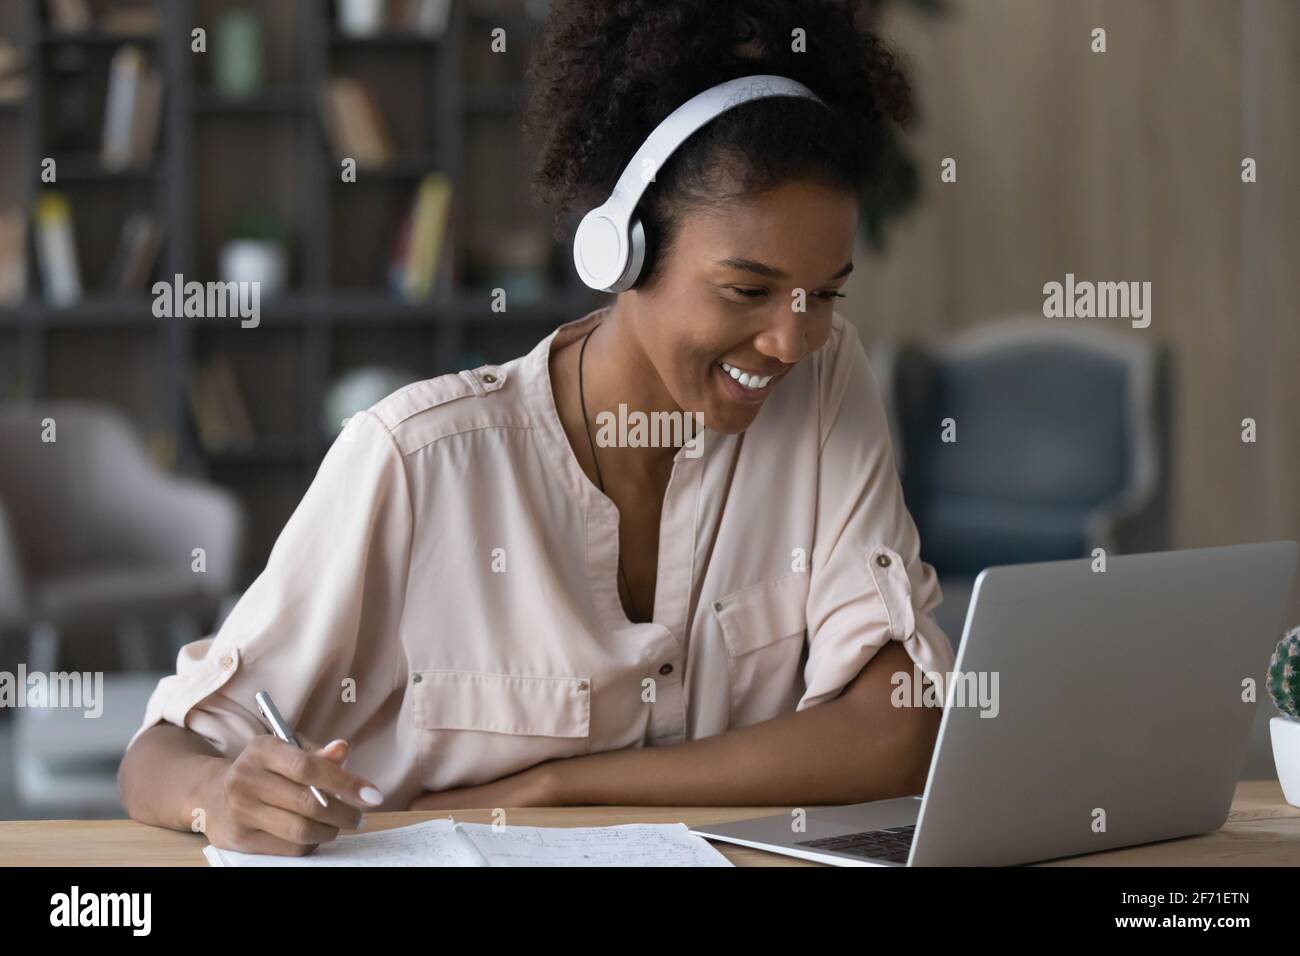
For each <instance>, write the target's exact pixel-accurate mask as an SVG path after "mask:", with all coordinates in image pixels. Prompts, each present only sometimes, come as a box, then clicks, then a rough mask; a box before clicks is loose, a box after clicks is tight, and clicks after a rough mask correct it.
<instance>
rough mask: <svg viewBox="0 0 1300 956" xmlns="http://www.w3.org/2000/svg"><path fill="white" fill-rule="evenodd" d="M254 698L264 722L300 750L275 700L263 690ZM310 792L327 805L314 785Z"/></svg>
mask: <svg viewBox="0 0 1300 956" xmlns="http://www.w3.org/2000/svg"><path fill="white" fill-rule="evenodd" d="M254 700H256V701H257V709H258V710H260V711H261V712H262V716H263V717H264V718H265V719H266V722H267V723H268V724H270V725H271V730H272V731H273V732H274V733H275V735H276V736H277V737H279V738H280V739H281V740H283V741H284V742H285V743H286V744H291V745H292V746H294V747H297V748H298V749H299V750H301V749H302V744H300V743H298V738H297V737H295V736H294V735H293V728H292V727H290V726H289V722H288V721H287V720H285V719H284V718H283V717H281V716H280V711H278V710H277V709H276V707H275V701H273V700H271V695H270V694H268V693H267V692H266V691H264V690H259V691H258V692H257V695H256V696H255V697H254ZM311 792H312V793H313V794H314V795H315V797H316V799H317V800H319V801H320V805H321V806H322V807H328V806H329V804H328V803H327V802H326V800H325V795H324V794H323V793H321V792H320V791H319V790H317V789H316V788H315V787H312V788H311Z"/></svg>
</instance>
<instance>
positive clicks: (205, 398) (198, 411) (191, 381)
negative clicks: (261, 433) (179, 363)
mask: <svg viewBox="0 0 1300 956" xmlns="http://www.w3.org/2000/svg"><path fill="white" fill-rule="evenodd" d="M185 390H186V393H187V395H188V396H189V403H190V411H191V413H192V415H193V418H194V424H195V428H196V430H197V432H198V436H199V443H200V444H201V445H202V446H203V448H204V449H205V450H207V451H210V452H213V451H222V450H224V449H227V448H230V447H232V446H238V445H250V444H252V443H253V441H254V440H255V439H256V437H257V436H256V432H255V430H254V428H253V423H252V419H251V417H250V416H249V411H248V405H247V403H246V402H245V401H244V398H243V395H242V393H241V392H240V391H239V385H238V384H237V383H236V381H235V373H234V368H233V367H232V366H231V365H230V362H229V361H227V360H226V359H225V358H223V357H221V356H216V357H214V358H212V359H210V360H209V361H208V362H207V363H205V364H204V365H202V366H200V367H198V368H197V369H195V370H194V371H192V372H191V373H190V375H189V376H188V378H187V380H186V383H185Z"/></svg>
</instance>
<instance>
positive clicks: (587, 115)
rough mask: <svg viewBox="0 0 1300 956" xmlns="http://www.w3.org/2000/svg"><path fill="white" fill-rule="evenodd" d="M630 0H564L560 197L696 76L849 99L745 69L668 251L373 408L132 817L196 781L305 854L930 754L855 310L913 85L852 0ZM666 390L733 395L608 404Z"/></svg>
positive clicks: (541, 79) (185, 707) (545, 53)
mask: <svg viewBox="0 0 1300 956" xmlns="http://www.w3.org/2000/svg"><path fill="white" fill-rule="evenodd" d="M613 7H615V5H602V4H590V3H586V2H581V0H580V2H565V3H557V4H556V5H555V6H554V8H553V9H552V11H551V13H550V15H549V17H548V20H547V22H546V25H545V28H544V34H543V37H542V40H541V43H540V45H539V48H538V52H537V54H536V57H535V60H534V62H533V64H532V66H531V68H530V73H529V79H530V82H531V84H532V99H531V101H530V103H529V106H528V114H527V117H526V120H527V127H528V129H529V131H530V132H532V133H533V134H534V135H536V136H537V138H538V145H539V149H538V156H539V167H538V171H537V177H536V183H537V186H538V187H539V190H540V192H541V194H542V195H543V197H544V198H547V199H549V200H550V201H551V202H552V203H553V204H554V205H555V206H556V208H557V210H558V211H559V212H565V211H568V210H569V209H571V208H573V207H574V205H575V200H581V201H582V203H583V205H585V206H590V205H591V204H594V203H597V202H600V201H601V200H602V199H603V198H604V197H605V196H607V195H608V194H609V190H610V189H611V187H612V185H613V183H614V181H615V179H616V178H617V177H618V175H619V173H620V172H621V171H622V169H623V167H624V166H625V165H627V164H628V163H629V160H630V157H632V155H633V154H634V153H635V152H636V150H637V148H638V147H639V146H640V144H641V143H642V141H643V140H644V139H645V138H646V136H647V135H648V134H649V132H650V131H651V130H653V129H654V128H655V127H656V125H657V124H658V123H659V122H660V121H661V120H662V119H663V118H664V117H665V116H667V115H668V114H670V113H671V112H672V111H673V110H674V109H676V108H677V107H678V106H679V105H680V104H682V103H683V102H685V101H686V100H688V99H690V98H691V97H692V96H694V95H695V94H697V93H699V92H700V91H702V90H705V89H707V88H710V87H712V86H714V85H717V84H719V83H722V82H724V81H726V80H730V79H733V78H736V77H742V76H749V75H754V74H778V75H783V76H786V77H789V78H792V79H795V80H797V81H799V82H801V83H803V84H805V85H806V86H807V87H808V88H809V89H811V90H812V91H814V92H815V93H816V94H817V96H818V97H820V98H821V100H822V102H820V103H819V102H817V101H816V100H813V99H807V98H793V97H780V98H768V99H759V100H753V101H751V102H745V103H742V104H741V105H739V106H736V107H735V108H733V109H730V110H728V111H727V112H725V113H723V114H722V115H720V116H718V117H717V118H716V119H714V120H713V121H712V122H710V123H708V124H707V125H705V126H704V127H703V128H701V129H700V130H699V131H698V132H696V133H695V134H694V135H693V136H691V137H690V138H689V139H688V140H687V141H686V142H685V144H684V145H683V146H682V147H681V148H680V149H679V150H677V151H676V152H675V153H674V154H673V155H672V156H671V157H670V159H669V160H668V161H667V162H665V163H664V164H663V165H662V167H661V168H659V169H657V170H656V171H655V176H654V180H653V182H652V183H650V185H649V186H648V188H647V191H646V193H645V196H644V199H643V201H642V203H641V205H640V207H639V214H640V217H641V219H642V220H643V222H644V226H645V231H646V236H647V243H648V248H649V253H648V259H647V261H646V262H645V264H644V266H643V268H642V270H641V274H640V277H639V279H638V281H637V283H636V285H635V286H634V287H632V288H631V289H629V290H627V291H624V292H621V293H620V294H619V295H618V296H617V298H616V299H615V300H614V301H613V302H612V303H611V304H609V305H607V306H605V307H604V308H602V309H599V310H597V311H595V312H593V313H591V314H590V315H588V316H586V317H584V318H582V319H580V320H578V321H576V322H573V323H570V324H568V325H564V326H562V327H560V328H559V329H557V330H556V331H555V332H553V333H551V335H549V336H548V337H547V338H546V339H545V340H544V341H542V342H541V343H540V344H539V345H538V346H537V347H536V348H535V349H534V350H533V351H532V352H531V353H530V354H529V355H527V356H524V357H522V358H519V359H516V360H513V361H511V362H508V363H506V364H504V365H501V366H487V367H483V368H479V369H476V370H474V371H472V372H470V371H466V372H461V373H459V374H457V375H446V376H443V377H441V378H437V379H432V380H429V381H424V382H417V383H415V384H412V385H410V386H408V387H406V388H404V389H402V390H400V391H398V392H396V393H395V394H393V395H390V396H389V397H387V398H385V399H384V400H383V401H381V402H379V403H378V404H376V405H374V406H373V407H371V408H370V409H368V410H366V411H364V412H361V413H359V414H358V415H356V416H355V417H354V418H353V420H352V422H351V424H350V425H349V427H348V429H347V430H346V431H345V433H344V436H343V438H342V439H341V440H340V441H338V442H336V443H335V445H334V446H333V447H332V448H331V449H330V451H329V453H328V454H327V455H326V457H325V459H324V462H323V463H322V465H321V467H320V471H319V473H318V474H317V476H316V479H315V481H314V482H313V484H312V485H311V487H310V489H309V490H308V492H307V494H306V496H305V497H304V499H303V501H302V502H301V504H300V506H299V507H298V509H297V510H296V511H295V513H294V514H293V516H292V517H291V519H290V520H289V522H288V523H287V525H286V526H285V528H284V530H283V532H282V534H281V536H280V539H279V540H278V542H277V544H276V546H275V548H274V550H273V552H272V554H271V557H270V560H269V562H268V564H267V567H266V569H265V571H264V572H263V573H262V574H261V575H260V576H259V577H258V579H257V580H256V581H255V582H254V583H253V585H252V586H251V587H250V589H249V590H248V591H247V592H246V593H245V594H244V596H243V597H242V599H241V600H240V602H239V603H238V605H237V606H236V607H235V608H234V610H233V611H232V612H231V614H230V616H229V617H228V619H227V620H226V621H225V622H224V623H223V625H222V627H221V628H220V630H219V632H218V633H217V634H216V635H215V636H213V637H211V638H207V639H204V640H201V641H198V642H195V643H193V644H190V645H188V646H187V647H186V648H185V649H184V650H183V651H182V653H181V655H180V657H179V660H178V669H177V673H176V675H174V676H170V677H167V678H165V679H164V680H163V681H162V682H161V683H160V685H159V687H158V689H157V691H156V692H155V694H154V696H153V698H152V699H151V701H150V704H149V708H148V712H147V713H146V716H145V721H144V724H143V726H142V727H141V729H140V731H139V733H137V735H136V737H135V738H134V740H133V742H132V746H131V747H130V749H129V751H128V753H127V755H126V758H125V760H124V761H123V765H122V770H121V774H120V777H121V788H122V793H123V800H124V803H125V805H126V807H127V809H128V811H129V812H130V813H131V815H132V816H133V817H135V818H136V819H139V820H142V821H145V822H148V823H154V824H159V825H163V826H172V827H185V828H188V827H190V826H191V825H192V824H193V822H194V820H195V819H196V811H197V810H199V809H202V810H203V821H204V827H205V831H206V833H207V835H208V837H209V839H210V840H211V841H212V842H213V843H215V844H216V845H218V846H222V847H229V848H233V849H239V850H246V851H251V852H264V853H282V854H300V853H304V852H307V851H308V850H309V849H310V848H311V847H312V846H314V845H316V844H319V843H320V842H322V841H325V840H329V839H332V838H333V837H334V836H335V835H337V833H338V832H339V830H340V829H352V828H355V827H357V826H358V824H359V823H360V821H361V815H362V812H363V811H364V810H365V809H367V808H369V807H380V808H382V809H403V808H407V807H410V808H415V809H429V808H458V807H499V806H500V807H510V806H537V805H552V804H554V805H575V804H657V805H670V804H672V805H682V804H763V805H781V804H786V805H796V804H805V803H811V804H825V803H847V802H855V801H864V800H868V799H876V798H884V797H888V796H896V795H900V794H906V793H915V792H919V791H920V790H921V789H922V788H923V786H924V782H925V775H926V771H927V768H928V765H929V760H930V753H931V749H932V746H933V742H934V737H935V734H936V731H937V726H938V720H939V711H938V710H937V709H936V708H914V707H905V706H894V705H893V704H892V703H891V691H893V690H894V685H895V684H896V683H897V680H896V679H895V675H899V674H902V675H904V676H905V678H906V679H908V680H911V679H913V677H914V668H919V669H920V670H921V671H924V672H934V671H941V672H947V671H949V670H951V665H952V651H951V647H950V645H949V643H948V640H947V638H946V637H945V636H944V634H943V633H942V632H941V631H940V630H939V628H938V626H937V625H936V624H935V622H934V620H933V618H932V616H931V612H932V611H933V609H934V607H935V606H936V605H937V603H938V602H939V600H940V592H939V587H938V584H937V582H936V578H935V575H934V571H933V569H932V568H931V567H929V566H928V565H927V564H925V563H923V562H922V561H921V560H920V558H919V541H918V539H917V534H916V529H915V526H914V524H913V522H912V520H911V518H910V516H909V515H908V513H907V510H906V508H905V507H904V504H903V499H902V495H901V491H900V487H899V483H898V479H897V477H896V473H895V467H894V459H893V453H892V450H891V446H890V441H889V436H888V431H887V426H886V422H885V419H884V416H883V415H882V412H881V406H880V403H879V400H878V398H877V394H876V391H875V385H874V382H873V380H872V376H871V371H870V369H869V367H868V365H867V361H866V357H865V354H864V352H863V349H862V346H861V344H860V343H859V341H858V338H857V336H856V333H855V332H854V330H853V328H852V326H851V325H849V324H848V323H846V322H845V321H844V320H843V319H842V318H841V317H839V316H838V315H836V314H835V313H834V311H833V302H834V299H835V298H837V297H840V296H841V295H842V293H840V292H839V289H840V287H841V286H842V285H843V284H844V282H845V281H846V279H847V277H848V274H849V272H850V270H851V269H852V263H851V257H852V256H851V254H852V249H853V239H854V235H855V232H856V230H857V214H858V213H857V210H858V196H859V194H860V192H861V190H862V188H863V187H864V186H865V185H866V184H867V183H868V182H870V179H871V176H872V175H873V173H874V172H875V171H876V170H878V165H879V159H880V133H881V129H882V127H881V123H883V122H886V121H887V120H888V118H889V117H893V118H895V119H898V118H902V117H903V116H904V114H905V111H906V108H907V98H908V91H907V86H906V84H905V82H904V80H903V78H902V76H901V75H900V74H899V72H898V70H897V69H896V67H895V66H894V63H893V60H892V58H891V57H890V55H889V53H888V52H887V51H886V50H885V49H884V48H883V47H882V46H881V44H880V43H879V41H877V40H876V39H875V38H874V37H872V36H871V35H869V34H867V33H864V32H862V31H861V30H859V29H858V28H857V27H856V26H855V22H854V19H853V13H852V10H851V7H852V4H849V3H813V2H807V3H790V2H786V0H779V2H778V0H771V2H743V3H742V2H736V3H720V2H717V0H677V2H664V0H646V2H642V3H634V2H621V3H619V4H617V5H616V9H612V8H613ZM795 31H803V34H802V35H803V36H804V37H805V38H806V48H807V50H808V52H806V53H805V52H801V51H800V50H798V49H792V46H794V47H796V48H797V47H798V46H799V44H798V43H794V44H792V40H791V38H792V37H795V36H797V35H798V34H796V32H795ZM637 414H640V415H643V416H645V417H646V418H650V419H654V417H655V416H660V417H659V418H658V419H657V420H658V421H679V420H681V419H682V418H685V419H687V420H689V421H693V420H695V418H694V416H695V415H697V414H698V415H699V417H700V418H701V419H702V421H703V424H704V426H705V430H704V431H703V433H702V434H700V435H698V436H694V437H693V438H692V436H691V435H690V433H689V432H688V433H687V434H686V437H687V438H692V440H691V441H689V442H687V443H685V444H682V445H681V446H680V447H674V446H673V445H672V444H669V446H668V447H664V443H662V442H655V441H653V440H647V439H648V436H645V435H641V437H640V439H638V438H637V437H636V436H637V432H636V430H635V429H633V430H632V432H630V433H628V434H622V433H621V432H620V431H619V429H617V428H614V427H611V425H610V423H611V422H612V421H620V420H621V421H623V422H628V421H630V420H631V419H632V418H633V417H634V416H636V415H637ZM610 416H613V418H611V417H610ZM620 416H621V418H620ZM674 416H676V417H674ZM597 435H600V437H601V439H602V440H601V441H599V442H598V441H597V440H596V436H597ZM619 437H621V438H623V439H624V440H623V441H621V442H620V441H617V440H613V439H617V438H619ZM259 690H265V691H268V692H269V693H270V695H271V697H272V699H273V700H274V701H275V702H276V703H277V704H278V705H279V708H280V710H281V711H282V712H283V714H284V715H285V717H286V719H288V720H289V721H290V722H291V723H292V724H293V725H294V726H295V727H296V728H297V729H298V730H299V731H300V734H301V736H302V738H303V739H304V740H306V741H319V740H331V738H336V739H333V740H331V743H330V744H329V745H327V746H325V747H323V748H321V747H318V746H317V745H316V744H314V743H313V744H310V746H309V747H308V749H307V751H306V752H299V751H295V750H294V749H293V748H291V747H290V746H289V745H287V744H283V743H281V742H279V741H278V740H276V739H275V738H273V737H270V736H268V735H267V731H266V728H265V727H264V725H263V724H262V723H261V722H260V721H259V720H258V718H257V708H256V705H255V703H254V700H253V697H254V695H255V694H256V693H257V691H259ZM907 697H908V699H909V700H910V699H911V697H910V695H907ZM345 759H347V765H346V769H345V768H344V761H345ZM311 785H315V786H317V787H318V788H320V789H322V790H324V791H326V792H328V793H332V794H335V795H337V797H338V798H339V799H333V800H329V801H328V804H329V805H328V806H321V805H320V803H318V802H317V801H316V800H315V799H314V798H313V797H312V795H311V791H310V789H309V787H310V786H311Z"/></svg>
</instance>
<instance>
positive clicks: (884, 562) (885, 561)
mask: <svg viewBox="0 0 1300 956" xmlns="http://www.w3.org/2000/svg"><path fill="white" fill-rule="evenodd" d="M876 564H878V565H880V566H881V567H882V568H887V567H889V555H887V554H880V555H877V556H876Z"/></svg>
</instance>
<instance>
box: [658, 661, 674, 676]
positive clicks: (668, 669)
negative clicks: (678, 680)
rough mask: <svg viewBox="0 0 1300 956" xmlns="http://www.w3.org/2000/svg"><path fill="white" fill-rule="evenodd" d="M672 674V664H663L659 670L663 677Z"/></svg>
mask: <svg viewBox="0 0 1300 956" xmlns="http://www.w3.org/2000/svg"><path fill="white" fill-rule="evenodd" d="M672 672H673V665H672V664H665V665H664V666H663V667H661V668H659V673H660V674H662V675H663V676H664V677H667V676H668V675H669V674H671V673H672Z"/></svg>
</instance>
